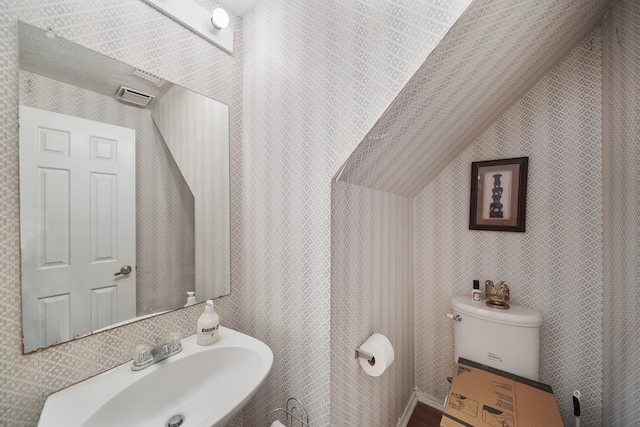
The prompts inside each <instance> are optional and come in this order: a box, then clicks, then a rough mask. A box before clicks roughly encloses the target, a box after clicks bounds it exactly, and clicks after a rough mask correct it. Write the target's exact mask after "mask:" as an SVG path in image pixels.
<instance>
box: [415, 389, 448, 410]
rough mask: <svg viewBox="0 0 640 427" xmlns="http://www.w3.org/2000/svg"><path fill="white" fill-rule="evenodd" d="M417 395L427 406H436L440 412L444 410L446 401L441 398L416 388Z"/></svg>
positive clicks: (419, 400)
mask: <svg viewBox="0 0 640 427" xmlns="http://www.w3.org/2000/svg"><path fill="white" fill-rule="evenodd" d="M416 397H417V398H418V402H420V403H424V404H425V405H427V406H431V407H432V408H435V409H437V410H438V411H440V412H444V403H443V402H442V401H441V400H439V399H436V398H435V397H433V396H430V395H428V394H425V393H422V392H420V391H418V390H416ZM414 406H415V405H414Z"/></svg>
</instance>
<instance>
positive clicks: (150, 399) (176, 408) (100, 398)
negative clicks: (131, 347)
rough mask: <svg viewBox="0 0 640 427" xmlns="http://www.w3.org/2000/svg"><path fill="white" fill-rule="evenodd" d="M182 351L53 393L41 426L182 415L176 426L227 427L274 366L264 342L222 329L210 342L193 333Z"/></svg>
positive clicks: (146, 422)
mask: <svg viewBox="0 0 640 427" xmlns="http://www.w3.org/2000/svg"><path fill="white" fill-rule="evenodd" d="M182 346H183V350H182V352H180V353H178V354H176V355H175V356H172V357H170V358H168V359H165V360H162V361H160V362H158V363H156V364H155V365H153V366H150V367H148V368H146V369H143V370H141V371H132V370H131V364H132V362H128V363H125V364H123V365H120V366H118V367H116V368H113V369H111V370H110V371H107V372H104V373H102V374H100V375H98V376H95V377H93V378H90V379H88V380H86V381H83V382H81V383H78V384H76V385H73V386H71V387H69V388H66V389H64V390H61V391H59V392H57V393H54V394H52V395H51V396H49V397H48V398H47V401H46V402H45V405H44V408H43V410H42V414H41V415H40V422H39V423H38V426H39V427H54V426H55V427H59V426H65V427H75V426H78V427H103V426H105V427H106V426H131V427H138V426H139V427H147V426H149V427H163V426H166V425H167V422H168V421H169V419H171V418H172V417H173V416H175V415H182V416H183V417H184V422H183V423H182V424H181V427H205V426H206V427H210V426H216V427H218V426H224V425H225V424H226V423H227V422H228V421H230V420H231V419H232V418H233V417H234V416H235V414H236V413H238V412H239V411H240V409H242V407H243V406H244V405H245V404H246V403H247V402H248V401H249V399H250V398H251V397H252V396H253V395H254V394H255V392H256V391H257V389H258V388H259V387H260V385H262V383H263V382H264V380H265V378H266V376H267V374H268V373H269V371H270V370H271V365H272V364H273V353H272V352H271V349H270V348H269V347H267V345H266V344H264V343H263V342H261V341H258V340H257V339H255V338H252V337H250V336H248V335H245V334H242V333H240V332H237V331H234V330H231V329H227V328H224V327H220V338H219V339H218V341H217V342H216V343H215V344H213V345H210V346H206V347H203V346H199V345H197V344H196V336H195V335H193V336H190V337H187V338H185V339H183V340H182Z"/></svg>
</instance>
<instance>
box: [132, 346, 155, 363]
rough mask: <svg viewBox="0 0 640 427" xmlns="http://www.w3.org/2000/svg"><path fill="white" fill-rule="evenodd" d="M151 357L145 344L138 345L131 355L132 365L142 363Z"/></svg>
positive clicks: (149, 350) (149, 349)
mask: <svg viewBox="0 0 640 427" xmlns="http://www.w3.org/2000/svg"><path fill="white" fill-rule="evenodd" d="M150 357H151V348H150V347H149V346H148V345H147V344H140V345H138V346H137V347H136V349H135V352H134V353H133V363H142V362H144V361H146V360H147V359H149V358H150Z"/></svg>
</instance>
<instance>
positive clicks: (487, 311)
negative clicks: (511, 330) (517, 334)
mask: <svg viewBox="0 0 640 427" xmlns="http://www.w3.org/2000/svg"><path fill="white" fill-rule="evenodd" d="M451 306H452V307H453V311H457V312H459V313H462V314H466V315H468V316H473V317H477V318H479V319H485V320H488V321H490V322H496V323H502V324H505V325H514V326H526V327H536V326H540V324H541V323H542V316H541V315H540V313H538V312H537V311H535V310H531V309H530V308H526V307H522V306H520V305H515V304H509V309H508V310H502V309H499V308H492V307H488V306H487V305H486V304H485V300H482V302H480V304H478V303H477V302H472V301H471V298H470V297H468V296H457V297H453V298H452V299H451Z"/></svg>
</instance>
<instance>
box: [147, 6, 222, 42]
mask: <svg viewBox="0 0 640 427" xmlns="http://www.w3.org/2000/svg"><path fill="white" fill-rule="evenodd" d="M143 1H144V2H145V3H147V4H148V5H150V6H153V7H154V8H156V9H157V10H159V11H160V12H162V13H164V14H165V15H167V16H168V17H170V18H172V19H174V20H175V21H176V22H179V23H180V24H182V25H184V26H185V27H187V28H188V29H190V30H191V31H193V32H194V33H195V34H197V35H199V36H200V37H202V38H203V39H205V40H208V41H210V42H211V43H213V44H214V45H216V46H218V47H219V48H221V49H222V50H224V51H226V52H228V53H233V29H232V28H231V27H226V28H222V29H220V30H218V29H216V28H214V27H213V24H212V23H211V12H210V11H207V10H205V9H204V8H203V7H201V6H200V5H198V4H196V2H194V1H193V0H143Z"/></svg>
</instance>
